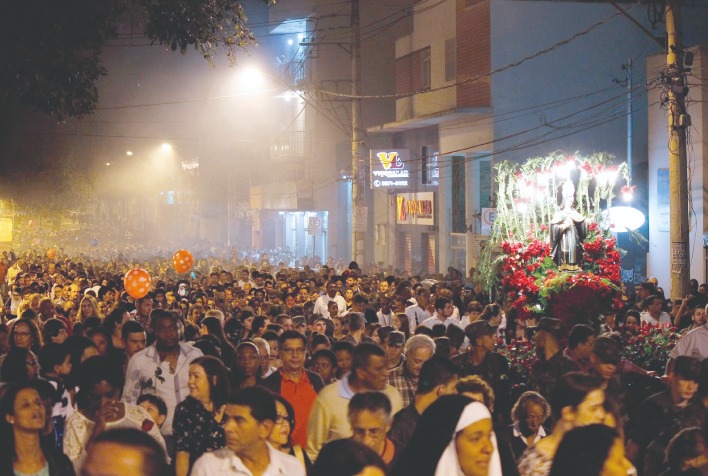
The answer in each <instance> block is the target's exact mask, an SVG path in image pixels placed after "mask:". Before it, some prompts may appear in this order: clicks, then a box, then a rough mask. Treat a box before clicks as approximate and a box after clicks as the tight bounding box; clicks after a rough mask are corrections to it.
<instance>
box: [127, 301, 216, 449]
mask: <svg viewBox="0 0 708 476" xmlns="http://www.w3.org/2000/svg"><path fill="white" fill-rule="evenodd" d="M151 322H152V325H153V328H154V329H155V343H154V344H153V345H151V346H149V347H147V348H146V349H144V350H141V351H140V352H138V353H136V354H135V355H133V357H131V358H130V361H129V362H128V370H127V371H126V376H125V387H124V390H123V400H125V401H126V402H128V403H132V404H133V405H137V403H138V397H139V396H140V395H141V394H142V393H154V394H156V395H157V396H158V397H161V398H162V399H163V400H164V401H165V404H167V419H166V420H165V423H164V424H163V425H162V428H161V430H162V434H163V435H166V436H168V435H171V434H172V419H173V418H174V413H175V408H176V407H177V404H178V403H180V402H182V401H183V400H184V399H185V398H187V397H188V396H189V386H188V385H187V382H188V380H189V364H190V363H191V362H192V361H193V360H194V359H196V358H197V357H201V356H202V355H204V354H202V351H201V350H199V349H197V348H196V347H192V346H190V345H187V344H185V343H183V342H180V341H179V339H180V332H181V331H180V327H179V318H178V317H177V315H176V314H174V313H172V312H169V311H165V310H163V309H155V310H154V311H153V313H152V318H151Z"/></svg>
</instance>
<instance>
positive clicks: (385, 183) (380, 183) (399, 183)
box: [374, 180, 408, 187]
mask: <svg viewBox="0 0 708 476" xmlns="http://www.w3.org/2000/svg"><path fill="white" fill-rule="evenodd" d="M407 186H408V180H374V187H407Z"/></svg>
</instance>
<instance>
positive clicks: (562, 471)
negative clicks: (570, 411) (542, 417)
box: [550, 424, 632, 476]
mask: <svg viewBox="0 0 708 476" xmlns="http://www.w3.org/2000/svg"><path fill="white" fill-rule="evenodd" d="M630 469H632V464H631V463H630V462H629V460H627V458H625V456H624V444H623V443H622V439H621V438H620V437H619V434H618V433H617V431H616V430H614V429H613V428H610V427H609V426H605V425H601V424H595V425H587V426H581V427H578V428H573V429H572V430H570V431H569V432H568V433H566V434H565V436H563V440H562V441H561V442H560V444H559V445H558V450H557V451H556V455H555V457H554V458H553V466H552V467H551V472H550V476H567V475H569V474H572V475H573V476H605V475H607V476H625V475H627V474H628V472H629V470H630Z"/></svg>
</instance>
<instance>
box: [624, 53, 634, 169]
mask: <svg viewBox="0 0 708 476" xmlns="http://www.w3.org/2000/svg"><path fill="white" fill-rule="evenodd" d="M622 69H624V70H625V71H626V72H627V85H626V86H627V167H628V168H629V180H632V148H633V147H632V146H633V135H634V133H633V130H632V129H633V126H632V58H629V59H628V60H627V64H625V65H622Z"/></svg>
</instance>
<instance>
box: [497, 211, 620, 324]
mask: <svg viewBox="0 0 708 476" xmlns="http://www.w3.org/2000/svg"><path fill="white" fill-rule="evenodd" d="M608 235H609V234H608ZM615 245H616V240H615V238H614V237H612V236H605V235H604V234H603V233H602V232H601V230H600V229H599V228H598V226H597V224H595V223H591V224H590V225H589V226H588V235H587V237H586V239H585V241H584V242H583V259H582V262H581V270H580V271H578V272H575V273H568V272H559V271H558V268H557V267H556V265H555V263H554V262H553V259H552V258H551V247H550V244H549V243H548V242H545V241H541V240H538V239H534V240H530V241H529V242H528V243H523V242H519V241H504V242H502V244H501V249H502V253H503V254H504V256H503V258H502V261H501V271H502V279H501V284H502V286H503V287H504V290H505V291H506V292H507V293H509V294H510V295H511V296H512V299H513V301H512V303H511V306H512V308H513V309H515V311H516V313H517V319H521V320H525V319H528V318H538V317H541V316H550V317H555V318H556V319H560V320H562V321H564V322H566V323H567V324H568V325H569V326H570V325H574V324H578V323H587V322H591V321H593V320H596V319H597V317H598V316H599V315H600V314H606V313H608V312H610V311H611V310H612V309H613V308H615V307H617V305H618V304H619V298H620V290H619V284H620V266H619V264H620V254H619V251H617V249H616V247H615Z"/></svg>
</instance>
